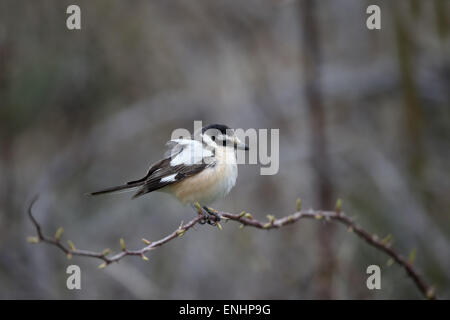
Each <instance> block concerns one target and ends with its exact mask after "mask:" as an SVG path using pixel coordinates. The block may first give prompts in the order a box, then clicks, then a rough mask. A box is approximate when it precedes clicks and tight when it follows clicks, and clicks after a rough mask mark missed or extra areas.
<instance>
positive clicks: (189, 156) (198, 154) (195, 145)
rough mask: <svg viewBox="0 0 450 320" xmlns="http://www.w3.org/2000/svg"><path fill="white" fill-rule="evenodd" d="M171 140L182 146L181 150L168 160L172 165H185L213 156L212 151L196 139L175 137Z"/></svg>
mask: <svg viewBox="0 0 450 320" xmlns="http://www.w3.org/2000/svg"><path fill="white" fill-rule="evenodd" d="M171 141H173V142H176V143H177V144H179V145H182V146H183V150H182V151H181V152H180V153H178V154H177V155H176V156H175V157H174V158H173V159H172V160H171V161H170V165H171V166H172V167H173V166H177V165H180V164H183V165H187V166H188V165H193V164H198V163H201V162H202V161H203V159H205V158H208V157H212V156H213V153H212V151H210V150H208V149H206V148H204V146H203V144H202V143H201V142H199V141H197V140H188V139H175V140H171ZM175 149H176V148H174V149H173V150H175Z"/></svg>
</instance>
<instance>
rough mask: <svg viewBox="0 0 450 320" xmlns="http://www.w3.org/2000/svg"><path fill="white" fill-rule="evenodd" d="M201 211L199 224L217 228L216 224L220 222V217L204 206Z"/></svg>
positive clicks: (214, 211)
mask: <svg viewBox="0 0 450 320" xmlns="http://www.w3.org/2000/svg"><path fill="white" fill-rule="evenodd" d="M202 209H203V210H202V215H203V217H202V218H201V219H200V221H199V223H200V224H205V223H208V224H209V225H211V226H217V223H218V222H219V221H220V216H219V214H218V213H217V211H216V210H214V209H212V208H208V207H206V206H204V207H203V208H202Z"/></svg>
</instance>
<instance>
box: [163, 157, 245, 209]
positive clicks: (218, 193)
mask: <svg viewBox="0 0 450 320" xmlns="http://www.w3.org/2000/svg"><path fill="white" fill-rule="evenodd" d="M236 178H237V166H236V164H224V163H223V164H216V166H215V167H211V168H207V169H205V170H204V171H202V172H200V173H199V174H197V175H195V176H193V177H190V178H188V179H186V180H183V181H180V182H178V183H175V184H173V185H170V186H169V187H168V189H169V190H168V191H170V192H171V193H172V194H173V195H174V196H175V197H176V198H177V199H178V200H179V201H180V202H182V203H183V204H186V203H194V202H199V203H200V204H202V205H208V204H210V203H212V202H214V201H215V200H216V199H218V198H222V197H224V196H226V195H227V194H228V192H230V190H231V188H233V186H234V184H235V183H236Z"/></svg>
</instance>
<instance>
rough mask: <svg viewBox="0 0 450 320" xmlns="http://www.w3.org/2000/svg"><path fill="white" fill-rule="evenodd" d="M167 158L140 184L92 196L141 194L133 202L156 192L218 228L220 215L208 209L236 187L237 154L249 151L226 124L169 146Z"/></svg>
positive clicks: (211, 126)
mask: <svg viewBox="0 0 450 320" xmlns="http://www.w3.org/2000/svg"><path fill="white" fill-rule="evenodd" d="M167 146H168V148H169V149H168V151H167V152H166V154H165V155H164V157H163V158H162V159H161V160H159V161H157V162H156V163H154V164H152V165H151V166H150V168H149V169H148V172H147V174H146V175H145V176H144V177H143V178H141V179H138V180H133V181H129V182H127V183H125V184H122V185H118V186H114V187H110V188H106V189H102V190H99V191H95V192H91V193H90V195H93V196H97V195H101V194H112V193H119V192H127V191H137V192H136V193H135V194H134V195H133V199H135V198H138V197H141V196H143V195H145V194H147V193H150V192H153V191H161V192H165V193H168V194H171V195H173V196H175V198H177V199H178V200H179V201H180V202H181V203H182V204H184V205H186V204H189V205H191V206H192V207H193V208H194V209H196V210H197V211H198V212H199V213H200V211H199V210H200V209H203V210H204V211H205V212H206V214H205V212H202V214H203V218H202V220H201V223H205V222H208V224H211V225H216V223H217V222H218V221H220V217H219V215H218V214H217V212H216V211H215V210H214V209H212V208H210V207H208V205H210V204H211V203H213V202H214V201H215V200H217V199H220V198H223V197H225V196H226V195H227V194H228V193H229V192H230V191H231V189H232V188H233V187H234V185H235V184H236V180H237V176H238V168H237V159H236V152H237V150H249V147H248V146H247V145H246V144H245V143H243V142H242V141H241V140H239V138H238V137H237V136H236V134H235V130H233V129H231V128H230V127H228V126H226V125H223V124H211V125H208V126H205V127H203V128H201V130H199V132H196V133H194V135H193V136H192V137H188V138H186V137H185V138H180V139H172V140H169V141H168V142H167Z"/></svg>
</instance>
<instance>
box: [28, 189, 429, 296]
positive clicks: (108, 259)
mask: <svg viewBox="0 0 450 320" xmlns="http://www.w3.org/2000/svg"><path fill="white" fill-rule="evenodd" d="M36 201H37V197H36V198H35V199H33V201H32V202H31V204H30V206H29V207H28V215H29V217H30V219H31V221H32V222H33V224H34V226H35V228H36V231H37V237H29V238H28V241H29V242H31V243H39V242H44V243H47V244H50V245H53V246H55V247H57V248H59V249H60V250H61V251H63V252H64V253H65V254H66V255H67V257H68V258H69V259H70V258H71V257H72V256H74V255H75V256H84V257H91V258H96V259H100V260H102V261H103V263H102V264H100V265H99V268H104V267H106V266H107V265H109V264H111V263H113V262H119V261H120V260H121V259H122V258H124V257H125V256H141V257H142V259H144V260H148V258H147V257H146V256H145V253H146V252H147V251H150V250H153V249H155V248H157V247H160V246H162V245H164V244H166V243H167V242H169V241H171V240H173V239H176V238H178V237H181V236H183V235H184V233H185V232H186V231H187V230H189V229H191V228H192V227H194V226H195V225H196V224H198V223H199V222H201V221H202V219H204V217H203V216H202V215H200V214H199V215H197V216H196V217H195V218H194V219H192V220H191V221H189V222H188V223H186V224H184V223H183V222H182V223H181V224H180V226H179V227H178V228H177V229H176V230H175V231H173V232H172V233H171V234H169V235H167V236H166V237H164V238H162V239H160V240H157V241H154V242H150V241H148V240H146V239H142V241H143V242H144V243H145V244H146V246H145V247H143V248H141V249H138V250H128V249H127V248H126V247H125V242H124V240H123V239H120V244H121V248H122V251H121V252H119V253H117V254H115V255H113V256H108V255H109V254H110V251H109V249H105V250H103V251H102V252H95V251H88V250H80V249H77V248H75V246H74V244H73V243H72V242H71V241H70V240H69V241H68V246H66V245H64V244H63V243H61V235H62V232H63V230H62V228H59V229H58V231H56V234H55V236H54V237H49V236H46V235H44V233H43V232H42V228H41V226H40V225H39V223H38V222H37V220H36V219H35V218H34V216H33V213H32V208H33V205H34V203H35V202H36ZM215 212H216V213H217V214H219V216H220V217H221V218H222V219H223V220H225V221H228V220H233V221H236V222H239V223H241V225H240V228H243V227H244V226H249V227H254V228H258V229H264V230H270V229H278V228H281V227H283V226H286V225H289V224H294V223H296V222H297V221H299V220H301V219H316V220H325V221H334V222H337V223H340V224H343V225H345V226H347V228H348V231H350V232H353V233H355V234H356V235H357V236H358V237H360V238H362V239H363V240H365V241H366V242H367V243H368V244H369V245H371V246H372V247H374V248H376V249H378V250H380V251H382V252H384V253H385V254H387V255H388V256H390V257H391V258H392V260H393V261H395V262H396V263H397V264H398V265H399V266H401V267H402V268H403V269H404V270H405V271H406V273H407V275H408V276H409V277H410V278H411V279H412V280H413V282H414V284H415V285H416V287H417V288H418V289H419V290H420V292H421V293H422V294H423V295H424V297H425V298H427V299H437V297H436V294H435V290H434V288H433V287H431V286H430V285H428V284H427V283H426V282H425V280H424V279H423V278H422V276H421V275H420V274H419V273H418V272H417V270H415V268H414V266H413V265H412V262H410V261H408V260H407V259H405V258H404V257H403V256H402V255H400V254H399V253H397V252H396V251H394V249H392V248H391V247H390V240H389V239H383V240H380V239H378V237H377V236H376V235H371V234H370V233H369V232H367V231H366V230H364V229H363V228H362V227H360V226H359V225H357V224H356V223H355V222H354V221H353V220H352V219H351V218H349V217H348V216H346V215H344V213H343V212H341V202H340V200H338V203H337V205H336V209H335V211H320V210H319V211H318V210H312V209H311V210H308V211H303V210H300V202H299V200H298V203H297V211H296V212H295V213H293V214H291V215H289V216H286V217H283V218H279V219H275V217H274V216H272V215H268V216H267V218H268V221H266V222H262V221H259V220H256V219H254V218H253V216H252V215H251V214H250V213H246V212H244V211H243V212H242V213H240V214H234V213H228V212H223V211H215ZM217 226H218V227H219V229H221V228H222V227H221V225H220V224H219V223H217Z"/></svg>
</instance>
